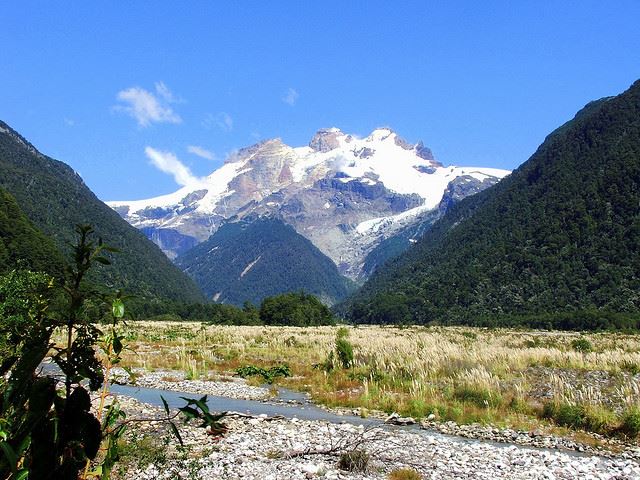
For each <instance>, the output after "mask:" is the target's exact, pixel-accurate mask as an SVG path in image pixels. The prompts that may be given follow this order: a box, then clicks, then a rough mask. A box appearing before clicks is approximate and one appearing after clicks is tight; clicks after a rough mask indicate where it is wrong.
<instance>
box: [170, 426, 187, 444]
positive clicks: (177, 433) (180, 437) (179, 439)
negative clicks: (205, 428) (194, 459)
mask: <svg viewBox="0 0 640 480" xmlns="http://www.w3.org/2000/svg"><path fill="white" fill-rule="evenodd" d="M169 425H171V431H172V432H173V434H174V435H175V437H176V438H177V439H178V442H180V446H181V447H184V442H183V441H182V436H181V435H180V432H179V431H178V427H176V425H175V423H173V422H169Z"/></svg>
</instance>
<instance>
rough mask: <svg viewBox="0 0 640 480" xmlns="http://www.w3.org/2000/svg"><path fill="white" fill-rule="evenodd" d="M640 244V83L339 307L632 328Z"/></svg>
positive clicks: (464, 319)
mask: <svg viewBox="0 0 640 480" xmlns="http://www.w3.org/2000/svg"><path fill="white" fill-rule="evenodd" d="M639 246H640V81H638V82H636V83H635V84H634V85H633V86H632V87H631V88H630V89H629V90H628V91H626V92H624V93H623V94H621V95H619V96H617V97H612V98H605V99H602V100H599V101H597V102H592V103H590V104H589V105H587V106H586V107H585V108H584V109H583V110H581V111H580V112H579V113H578V114H577V115H576V117H575V118H574V119H573V120H571V121H570V122H568V123H566V124H565V125H563V126H561V127H560V128H558V129H557V130H556V131H554V132H553V133H552V134H550V135H549V136H548V137H547V138H546V140H545V141H544V143H543V144H542V145H541V146H540V147H539V148H538V150H537V151H536V152H535V153H534V154H533V156H532V157H531V158H530V159H529V160H528V161H527V162H525V163H524V164H523V165H522V166H520V167H519V168H518V169H517V170H515V171H514V172H513V173H512V174H511V175H510V176H509V177H507V178H505V179H504V180H503V181H501V182H500V183H499V184H497V185H496V186H494V187H492V188H489V189H487V190H485V191H483V192H481V193H479V194H477V195H474V196H472V197H469V198H467V199H465V200H463V201H461V202H460V203H458V204H457V205H454V206H453V207H452V208H451V209H450V211H449V212H448V213H447V214H446V215H445V216H444V217H443V218H442V219H441V220H440V221H438V222H437V223H436V224H435V225H434V226H433V227H432V229H431V230H430V231H428V232H427V233H426V234H425V235H424V236H423V237H422V239H421V240H420V241H419V242H418V243H417V244H416V245H415V246H413V247H412V248H410V249H409V250H408V251H407V252H406V253H405V254H404V255H403V256H401V257H399V258H397V259H395V260H392V261H390V262H389V263H387V264H386V265H385V266H384V267H382V268H380V269H379V270H378V271H377V273H376V274H375V275H374V276H373V277H372V278H371V279H370V280H369V281H368V282H367V283H366V284H365V285H364V287H363V288H362V290H361V291H359V292H357V293H356V294H355V295H354V296H353V297H352V298H351V299H349V300H348V301H347V302H346V303H345V304H343V305H341V306H340V308H339V311H340V312H341V313H343V314H345V315H346V316H347V318H349V319H350V320H352V321H354V322H362V323H421V324H428V323H434V322H436V323H445V324H447V323H476V324H478V323H482V324H493V325H495V324H512V325H518V324H521V325H522V324H526V325H532V326H554V325H555V326H561V327H562V326H564V327H566V328H576V327H580V326H584V327H588V326H590V325H597V326H599V327H603V326H606V325H608V324H610V325H611V326H616V325H618V326H626V327H634V326H637V324H638V318H639V316H638V312H639V310H640V248H639ZM614 312H615V313H614Z"/></svg>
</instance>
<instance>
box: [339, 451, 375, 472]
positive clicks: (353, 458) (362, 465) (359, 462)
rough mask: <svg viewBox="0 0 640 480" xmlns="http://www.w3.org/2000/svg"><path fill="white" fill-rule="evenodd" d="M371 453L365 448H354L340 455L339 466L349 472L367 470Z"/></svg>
mask: <svg viewBox="0 0 640 480" xmlns="http://www.w3.org/2000/svg"><path fill="white" fill-rule="evenodd" d="M370 459H371V457H370V455H369V454H368V453H367V452H366V451H365V450H352V451H350V452H345V453H343V454H342V455H340V460H338V468H339V469H340V470H346V471H348V472H366V471H367V467H368V466H369V460H370Z"/></svg>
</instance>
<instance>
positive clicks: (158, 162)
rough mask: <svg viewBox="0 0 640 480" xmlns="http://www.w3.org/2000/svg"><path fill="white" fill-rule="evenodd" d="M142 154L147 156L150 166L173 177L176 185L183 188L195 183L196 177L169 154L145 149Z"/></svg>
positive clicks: (153, 149)
mask: <svg viewBox="0 0 640 480" xmlns="http://www.w3.org/2000/svg"><path fill="white" fill-rule="evenodd" d="M144 153H145V154H146V155H147V157H148V158H149V160H150V161H151V164H152V165H153V166H154V167H156V168H157V169H159V170H161V171H163V172H164V173H168V174H170V175H173V178H174V180H175V181H176V183H177V184H178V185H181V186H185V185H187V184H191V183H196V182H197V181H198V177H196V176H195V175H193V173H191V170H189V167H187V166H186V165H185V164H183V163H182V162H181V161H180V160H178V157H176V156H175V155H174V154H173V153H171V152H161V151H159V150H156V149H155V148H151V147H146V148H145V149H144Z"/></svg>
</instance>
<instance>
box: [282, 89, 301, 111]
mask: <svg viewBox="0 0 640 480" xmlns="http://www.w3.org/2000/svg"><path fill="white" fill-rule="evenodd" d="M298 97H300V94H299V93H298V92H297V91H296V90H295V89H294V88H291V87H289V89H288V90H287V91H286V92H285V94H284V96H283V97H282V101H283V102H284V103H286V104H287V105H289V106H290V107H293V106H294V105H295V104H296V102H297V101H298Z"/></svg>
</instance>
